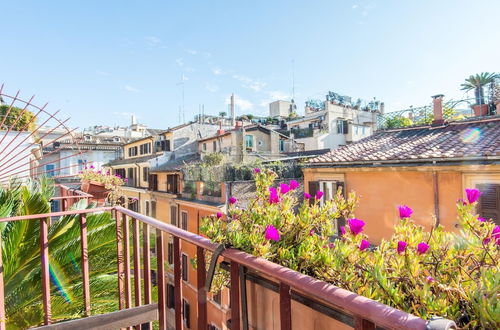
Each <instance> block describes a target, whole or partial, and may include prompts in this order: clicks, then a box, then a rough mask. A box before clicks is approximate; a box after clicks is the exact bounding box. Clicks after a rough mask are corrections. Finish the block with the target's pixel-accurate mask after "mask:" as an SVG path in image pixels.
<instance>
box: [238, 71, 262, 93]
mask: <svg viewBox="0 0 500 330" xmlns="http://www.w3.org/2000/svg"><path fill="white" fill-rule="evenodd" d="M233 78H234V79H236V80H238V81H240V82H242V85H241V86H242V87H244V88H250V89H252V90H254V91H256V92H260V91H261V90H262V89H263V88H264V87H265V86H267V84H266V83H265V82H263V81H259V80H254V79H252V78H250V77H247V76H243V75H238V74H233Z"/></svg>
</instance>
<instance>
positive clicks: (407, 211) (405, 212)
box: [399, 205, 413, 219]
mask: <svg viewBox="0 0 500 330" xmlns="http://www.w3.org/2000/svg"><path fill="white" fill-rule="evenodd" d="M412 213H413V210H412V209H411V208H410V207H409V206H407V205H399V217H400V218H401V219H405V218H409V217H411V214H412Z"/></svg>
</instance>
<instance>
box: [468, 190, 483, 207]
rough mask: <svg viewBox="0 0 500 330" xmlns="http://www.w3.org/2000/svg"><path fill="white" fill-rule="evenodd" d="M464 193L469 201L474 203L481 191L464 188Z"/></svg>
mask: <svg viewBox="0 0 500 330" xmlns="http://www.w3.org/2000/svg"><path fill="white" fill-rule="evenodd" d="M465 194H466V195H467V200H468V201H469V203H471V204H472V203H474V202H475V201H477V200H478V199H479V196H481V192H480V191H479V190H477V189H465Z"/></svg>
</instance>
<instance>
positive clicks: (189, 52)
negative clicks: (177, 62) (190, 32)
mask: <svg viewBox="0 0 500 330" xmlns="http://www.w3.org/2000/svg"><path fill="white" fill-rule="evenodd" d="M186 53H188V54H191V55H196V54H198V51H196V50H194V49H186Z"/></svg>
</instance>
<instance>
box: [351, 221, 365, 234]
mask: <svg viewBox="0 0 500 330" xmlns="http://www.w3.org/2000/svg"><path fill="white" fill-rule="evenodd" d="M347 224H348V225H349V230H350V231H351V233H352V234H353V235H354V236H356V235H357V234H359V233H361V232H362V231H363V227H364V226H365V222H364V221H363V220H359V219H356V218H353V219H349V220H347Z"/></svg>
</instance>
